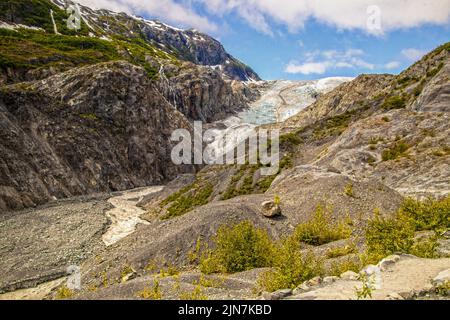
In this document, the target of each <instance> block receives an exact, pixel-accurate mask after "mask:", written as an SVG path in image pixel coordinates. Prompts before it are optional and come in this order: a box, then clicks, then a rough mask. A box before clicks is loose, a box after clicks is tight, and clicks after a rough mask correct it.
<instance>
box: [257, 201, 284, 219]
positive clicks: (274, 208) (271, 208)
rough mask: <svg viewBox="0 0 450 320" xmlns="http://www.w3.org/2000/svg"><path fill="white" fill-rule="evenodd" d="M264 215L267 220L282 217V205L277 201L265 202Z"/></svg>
mask: <svg viewBox="0 0 450 320" xmlns="http://www.w3.org/2000/svg"><path fill="white" fill-rule="evenodd" d="M261 207H262V213H263V215H264V216H265V217H266V218H275V217H278V216H280V215H281V208H280V205H278V204H277V203H275V201H264V202H263V203H262V204H261Z"/></svg>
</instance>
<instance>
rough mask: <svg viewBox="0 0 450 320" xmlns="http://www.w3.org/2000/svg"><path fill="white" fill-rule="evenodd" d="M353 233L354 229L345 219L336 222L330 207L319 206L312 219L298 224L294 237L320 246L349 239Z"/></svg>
mask: <svg viewBox="0 0 450 320" xmlns="http://www.w3.org/2000/svg"><path fill="white" fill-rule="evenodd" d="M351 234H352V230H351V228H350V227H349V225H348V224H347V223H346V222H345V221H338V222H337V223H334V222H333V219H332V216H331V212H330V211H329V209H326V208H324V207H323V206H319V207H318V208H317V210H316V213H315V215H314V217H313V219H312V220H311V221H309V222H306V223H303V224H300V225H298V226H297V228H296V229H295V233H294V237H295V239H296V240H297V241H299V242H303V243H306V244H310V245H314V246H320V245H323V244H326V243H330V242H334V241H337V240H342V239H347V238H349V237H350V236H351Z"/></svg>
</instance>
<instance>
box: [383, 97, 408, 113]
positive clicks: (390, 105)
mask: <svg viewBox="0 0 450 320" xmlns="http://www.w3.org/2000/svg"><path fill="white" fill-rule="evenodd" d="M381 107H382V108H383V109H385V110H393V109H403V108H405V107H406V99H405V97H403V96H402V97H400V96H392V97H389V98H387V99H386V100H385V101H384V103H383V105H382V106H381Z"/></svg>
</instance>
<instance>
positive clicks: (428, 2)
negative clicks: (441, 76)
mask: <svg viewBox="0 0 450 320" xmlns="http://www.w3.org/2000/svg"><path fill="white" fill-rule="evenodd" d="M191 1H195V2H199V3H202V4H203V5H204V6H205V7H206V8H207V9H208V10H209V12H210V13H212V14H214V15H217V16H223V15H224V14H229V13H232V14H237V15H239V16H240V17H241V18H243V19H244V20H245V21H247V23H249V25H250V26H252V27H253V28H254V29H256V30H259V31H261V32H263V33H271V32H272V31H271V29H270V26H271V25H272V22H275V23H276V24H282V25H284V26H286V27H287V28H288V29H289V30H290V31H298V30H299V29H300V28H302V27H303V26H304V24H305V23H306V22H307V21H308V20H309V19H315V20H317V21H320V22H322V23H325V24H328V25H330V26H333V27H336V28H338V29H360V30H364V31H365V32H367V33H371V34H376V35H379V34H383V33H386V32H389V31H392V30H397V29H403V28H412V27H417V26H420V25H423V24H436V25H446V24H448V23H449V22H450V0H396V1H393V0H340V1H336V0H314V1H311V0H295V1H292V0H191ZM373 6H376V8H379V10H375V14H376V13H377V12H379V13H380V14H381V15H380V23H381V28H382V29H381V30H373V29H368V27H367V25H368V21H369V19H370V18H372V17H373V12H370V10H369V12H368V8H373Z"/></svg>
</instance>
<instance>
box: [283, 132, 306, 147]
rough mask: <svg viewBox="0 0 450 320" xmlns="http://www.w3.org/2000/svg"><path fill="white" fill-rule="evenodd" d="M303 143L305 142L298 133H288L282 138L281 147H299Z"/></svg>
mask: <svg viewBox="0 0 450 320" xmlns="http://www.w3.org/2000/svg"><path fill="white" fill-rule="evenodd" d="M302 142H303V139H302V138H300V137H299V136H298V133H297V132H291V133H287V134H285V135H282V136H281V137H280V145H281V146H286V147H291V146H298V145H299V144H301V143H302Z"/></svg>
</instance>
